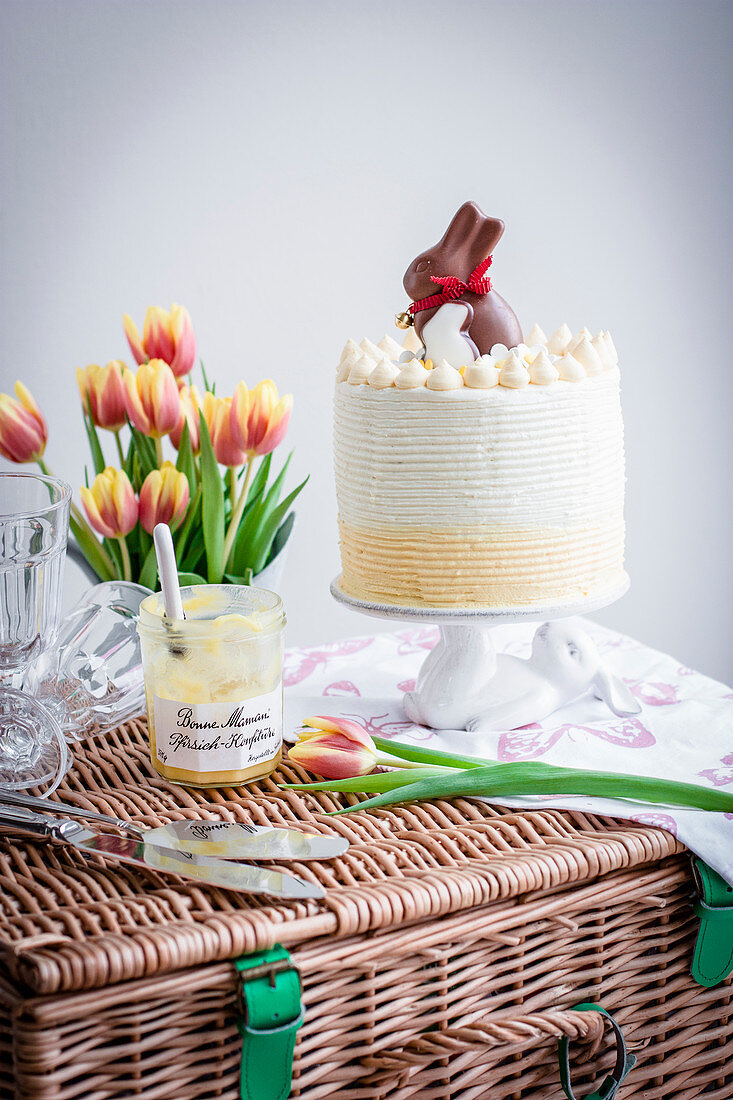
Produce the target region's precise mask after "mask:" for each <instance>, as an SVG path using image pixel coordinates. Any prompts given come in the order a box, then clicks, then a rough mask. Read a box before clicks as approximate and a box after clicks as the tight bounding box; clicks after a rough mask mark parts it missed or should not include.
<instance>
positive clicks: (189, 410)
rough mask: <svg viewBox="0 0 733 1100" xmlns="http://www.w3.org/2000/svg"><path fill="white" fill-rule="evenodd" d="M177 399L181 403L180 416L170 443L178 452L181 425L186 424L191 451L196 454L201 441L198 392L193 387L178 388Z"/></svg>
mask: <svg viewBox="0 0 733 1100" xmlns="http://www.w3.org/2000/svg"><path fill="white" fill-rule="evenodd" d="M178 398H179V401H180V402H181V416H180V419H179V421H178V423H177V424H176V426H175V428H174V429H173V431H172V432H171V434H170V437H169V438H170V441H171V443H172V444H173V446H174V447H175V448H176V450H178V448H179V447H180V445H181V433H182V431H183V425H184V423H188V437H189V439H190V440H191V450H192V451H193V453H194V454H198V453H199V449H200V445H201V440H200V439H199V434H200V426H199V409H200V408H201V398H200V397H199V392H198V390H197V389H196V387H195V386H186V385H183V386H179V389H178Z"/></svg>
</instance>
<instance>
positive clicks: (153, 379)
mask: <svg viewBox="0 0 733 1100" xmlns="http://www.w3.org/2000/svg"><path fill="white" fill-rule="evenodd" d="M122 381H123V383H124V387H125V408H126V409H127V415H128V416H129V418H130V420H131V422H132V423H133V424H134V425H135V427H136V428H137V429H138V430H139V431H141V432H142V433H143V434H144V435H148V436H152V438H153V439H160V437H161V436H164V435H168V433H169V432H172V431H173V430H174V428H176V427H177V426H178V422H179V421H180V419H181V399H180V397H179V396H178V386H177V384H176V379H175V376H174V374H173V371H172V370H171V368H170V367H169V366H168V364H167V363H165V362H164V361H163V360H162V359H151V360H150V361H149V362H147V363H142V364H141V365H140V366H139V367H138V368H137V373H136V374H133V373H132V371H131V370H128V369H127V368H126V369H125V372H124V374H123V376H122Z"/></svg>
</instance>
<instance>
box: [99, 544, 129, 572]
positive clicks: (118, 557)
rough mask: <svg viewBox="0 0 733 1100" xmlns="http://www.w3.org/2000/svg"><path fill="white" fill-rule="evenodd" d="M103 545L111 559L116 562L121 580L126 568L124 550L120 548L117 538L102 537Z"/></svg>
mask: <svg viewBox="0 0 733 1100" xmlns="http://www.w3.org/2000/svg"><path fill="white" fill-rule="evenodd" d="M102 545H103V546H104V549H105V550H106V551H107V554H108V555H109V557H110V559H111V560H112V561H113V562H114V564H115V568H116V569H117V574H116V575H117V576H118V577H119V578H120V580H121V579H122V578H123V577H124V572H125V571H124V569H123V567H122V551H121V550H120V547H119V543H118V542H117V539H102Z"/></svg>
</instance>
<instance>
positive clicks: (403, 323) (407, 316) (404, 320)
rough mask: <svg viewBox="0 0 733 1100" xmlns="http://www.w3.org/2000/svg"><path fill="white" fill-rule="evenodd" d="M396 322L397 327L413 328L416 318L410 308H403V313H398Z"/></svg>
mask: <svg viewBox="0 0 733 1100" xmlns="http://www.w3.org/2000/svg"><path fill="white" fill-rule="evenodd" d="M394 323H395V324H396V325H397V328H412V326H413V325H414V324H415V318H414V317H413V316H412V314H411V313H410V312H409V311H408V310H406V309H405V310H403V311H402V313H396V314H395V319H394Z"/></svg>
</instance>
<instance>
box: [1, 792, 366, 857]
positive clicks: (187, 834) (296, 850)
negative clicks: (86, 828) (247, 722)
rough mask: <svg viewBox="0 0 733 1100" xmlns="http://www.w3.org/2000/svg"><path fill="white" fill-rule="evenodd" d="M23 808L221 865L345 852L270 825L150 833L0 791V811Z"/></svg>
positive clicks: (217, 824) (339, 842) (206, 824)
mask: <svg viewBox="0 0 733 1100" xmlns="http://www.w3.org/2000/svg"><path fill="white" fill-rule="evenodd" d="M3 803H4V804H6V805H12V806H26V807H27V808H28V809H31V810H38V811H39V812H41V813H47V814H61V815H63V816H64V817H79V818H82V819H83V820H84V821H98V822H99V823H100V824H103V825H112V826H114V827H115V828H116V829H119V830H120V832H123V833H125V835H126V836H128V837H132V838H133V839H135V840H138V841H143V840H144V842H145V844H146V845H152V846H155V847H159V848H168V849H174V850H175V851H179V852H183V851H185V852H193V853H195V854H197V855H204V856H218V857H219V858H220V859H286V860H287V859H293V860H309V859H333V858H334V857H336V856H342V855H343V854H344V852H345V851H346V850H347V848H348V847H349V842H348V840H345V839H344V838H343V837H340V836H321V835H320V834H319V833H308V832H304V831H303V830H301V829H291V828H287V829H283V828H276V827H275V826H271V825H250V824H249V823H247V822H243V821H211V820H209V821H202V820H194V821H191V820H189V819H186V820H183V821H171V822H170V823H169V824H167V825H159V826H158V827H157V828H155V829H142V828H141V827H140V826H139V825H135V824H133V823H132V822H130V821H125V820H124V819H123V818H117V817H110V816H108V815H107V814H100V813H96V812H94V811H93V810H85V809H82V808H80V807H79V806H72V805H68V804H67V803H64V802H58V801H53V802H50V801H47V800H46V799H45V798H35V797H34V796H33V795H29V794H24V793H22V792H20V791H3V790H0V805H2V804H3Z"/></svg>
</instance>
